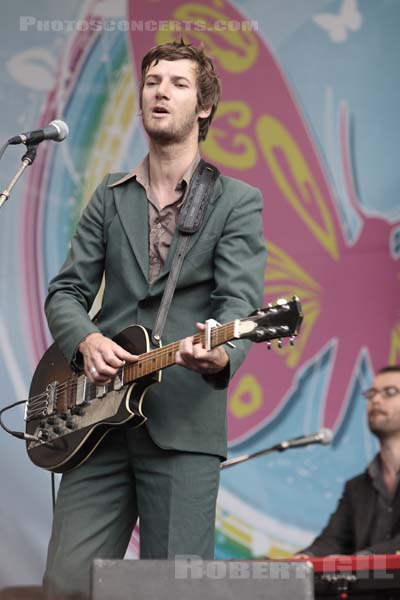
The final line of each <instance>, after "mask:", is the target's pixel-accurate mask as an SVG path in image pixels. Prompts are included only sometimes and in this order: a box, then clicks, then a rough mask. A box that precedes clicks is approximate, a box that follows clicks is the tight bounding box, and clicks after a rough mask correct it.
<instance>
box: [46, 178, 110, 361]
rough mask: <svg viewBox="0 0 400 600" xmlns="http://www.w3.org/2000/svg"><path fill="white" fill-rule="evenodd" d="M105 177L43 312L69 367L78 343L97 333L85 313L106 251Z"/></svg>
mask: <svg viewBox="0 0 400 600" xmlns="http://www.w3.org/2000/svg"><path fill="white" fill-rule="evenodd" d="M107 183H108V177H106V178H105V179H104V180H103V182H102V183H101V184H100V185H99V187H98V188H97V189H96V191H95V192H94V194H93V196H92V198H91V200H90V202H89V203H88V205H87V207H86V209H85V210H84V212H83V214H82V217H81V219H80V221H79V224H78V226H77V229H76V232H75V234H74V236H73V238H72V241H71V245H70V250H69V252H68V255H67V258H66V260H65V262H64V264H63V266H62V268H61V270H60V272H59V273H58V275H56V276H55V277H54V278H53V279H52V280H51V282H50V284H49V290H48V296H47V298H46V302H45V312H46V317H47V321H48V324H49V328H50V331H51V334H52V335H53V338H54V340H55V341H56V342H57V345H58V346H59V348H60V349H61V351H62V353H63V354H64V356H65V357H66V359H67V360H68V362H69V364H73V360H74V357H75V352H76V349H77V347H78V345H79V343H80V342H81V341H82V340H83V339H84V338H85V337H86V336H87V335H89V334H90V333H93V332H98V331H99V329H98V327H96V325H95V324H94V323H93V322H92V321H91V319H90V318H89V316H88V312H89V310H90V308H91V306H92V304H93V301H94V299H95V297H96V294H97V292H98V290H99V287H100V284H101V280H102V276H103V270H104V258H105V249H106V239H105V227H104V210H105V209H104V205H105V202H104V196H105V194H106V191H107Z"/></svg>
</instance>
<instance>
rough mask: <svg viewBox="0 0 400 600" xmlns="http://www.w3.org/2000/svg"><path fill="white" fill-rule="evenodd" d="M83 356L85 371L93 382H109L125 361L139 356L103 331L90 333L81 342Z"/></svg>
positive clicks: (100, 383)
mask: <svg viewBox="0 0 400 600" xmlns="http://www.w3.org/2000/svg"><path fill="white" fill-rule="evenodd" d="M79 352H80V353H81V354H82V357H83V364H84V372H85V375H86V377H87V378H88V379H89V381H90V382H91V383H94V384H96V385H103V384H106V383H109V382H110V381H111V379H112V378H113V377H115V375H116V374H117V373H118V371H119V369H120V368H121V367H123V366H124V364H125V363H127V362H130V363H133V362H136V361H137V360H138V356H137V355H136V354H131V353H130V352H128V351H127V350H125V349H124V348H122V346H119V345H118V344H117V343H116V342H113V340H111V339H110V338H107V337H105V336H104V335H103V334H101V333H90V334H89V335H88V336H87V337H86V338H85V339H84V340H82V342H81V343H80V344H79Z"/></svg>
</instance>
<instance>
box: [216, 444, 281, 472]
mask: <svg viewBox="0 0 400 600" xmlns="http://www.w3.org/2000/svg"><path fill="white" fill-rule="evenodd" d="M288 448H290V446H289V445H287V442H281V443H280V444H275V446H271V448H265V449H264V450H258V452H253V454H243V455H242V456H237V457H236V458H231V459H230V460H226V461H225V462H223V463H222V464H221V466H220V469H228V468H229V467H233V466H234V465H238V464H239V463H242V462H245V461H247V460H251V459H252V458H257V457H258V456H264V454H272V452H283V451H284V450H287V449H288Z"/></svg>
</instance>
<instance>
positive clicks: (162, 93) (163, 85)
mask: <svg viewBox="0 0 400 600" xmlns="http://www.w3.org/2000/svg"><path fill="white" fill-rule="evenodd" d="M169 90H170V87H169V84H168V82H167V81H160V83H159V84H158V86H157V90H156V95H157V98H169V93H170V92H169Z"/></svg>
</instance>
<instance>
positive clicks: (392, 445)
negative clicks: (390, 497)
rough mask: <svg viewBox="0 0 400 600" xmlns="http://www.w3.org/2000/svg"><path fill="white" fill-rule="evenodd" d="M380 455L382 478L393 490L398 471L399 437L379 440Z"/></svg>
mask: <svg viewBox="0 0 400 600" xmlns="http://www.w3.org/2000/svg"><path fill="white" fill-rule="evenodd" d="M380 457H381V461H382V476H383V480H384V482H385V484H386V487H387V488H388V490H389V491H391V492H394V490H395V488H396V486H397V474H398V473H399V471H400V439H399V438H398V437H397V436H396V437H393V436H391V437H389V438H386V439H383V440H381V448H380Z"/></svg>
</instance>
